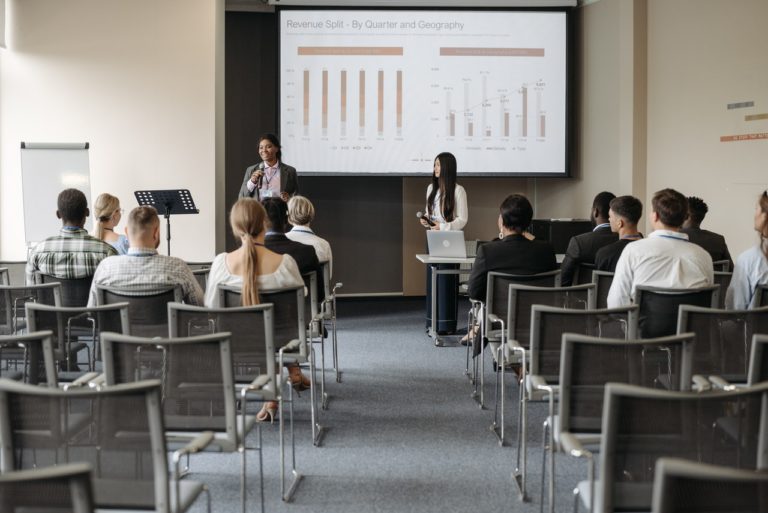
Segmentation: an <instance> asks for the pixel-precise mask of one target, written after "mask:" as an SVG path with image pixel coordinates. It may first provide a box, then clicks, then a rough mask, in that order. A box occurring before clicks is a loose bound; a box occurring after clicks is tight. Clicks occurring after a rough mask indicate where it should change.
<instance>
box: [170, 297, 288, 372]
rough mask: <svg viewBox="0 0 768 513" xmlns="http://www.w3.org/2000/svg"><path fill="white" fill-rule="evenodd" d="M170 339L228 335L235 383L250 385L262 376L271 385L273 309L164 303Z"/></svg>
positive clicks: (269, 305)
mask: <svg viewBox="0 0 768 513" xmlns="http://www.w3.org/2000/svg"><path fill="white" fill-rule="evenodd" d="M168 323H169V327H170V336H171V338H178V337H193V336H196V335H206V334H211V333H221V332H229V333H230V336H229V345H230V349H231V351H232V365H233V368H234V373H235V374H234V376H235V382H236V383H250V382H251V381H253V380H254V379H256V378H257V377H258V376H262V375H266V376H267V377H268V379H269V382H270V383H275V372H276V371H275V342H274V321H273V306H272V304H271V303H266V304H262V305H256V306H238V307H230V308H204V307H201V306H192V305H184V304H181V303H168Z"/></svg>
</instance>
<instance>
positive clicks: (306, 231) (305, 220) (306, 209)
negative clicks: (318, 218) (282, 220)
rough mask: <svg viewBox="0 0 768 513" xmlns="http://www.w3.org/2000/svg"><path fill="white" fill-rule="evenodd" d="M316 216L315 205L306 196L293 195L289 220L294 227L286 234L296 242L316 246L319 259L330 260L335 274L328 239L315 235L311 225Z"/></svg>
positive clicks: (289, 203) (289, 207)
mask: <svg viewBox="0 0 768 513" xmlns="http://www.w3.org/2000/svg"><path fill="white" fill-rule="evenodd" d="M314 218H315V206H314V205H312V202H311V201H309V200H308V199H307V198H305V197H304V196H293V197H291V199H289V200H288V222H289V223H291V225H293V228H291V230H290V231H289V232H288V233H286V234H285V236H286V237H288V238H289V239H291V240H292V241H294V242H300V243H302V244H308V245H310V246H313V247H314V248H315V253H316V254H317V259H318V260H319V261H320V262H328V265H329V266H330V271H331V274H333V255H332V254H331V245H330V244H328V241H327V240H325V239H323V238H321V237H318V236H317V235H315V232H313V231H312V228H310V227H309V225H310V223H311V222H312V220H313V219H314Z"/></svg>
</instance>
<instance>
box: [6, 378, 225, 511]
mask: <svg viewBox="0 0 768 513" xmlns="http://www.w3.org/2000/svg"><path fill="white" fill-rule="evenodd" d="M160 386H161V385H160V382H158V381H149V382H147V381H145V382H141V383H131V384H127V385H116V386H113V387H104V388H101V389H99V388H98V387H96V388H94V387H74V388H70V389H69V390H63V389H60V388H54V387H40V386H35V385H26V384H22V383H16V382H13V381H8V380H4V379H3V380H0V410H1V411H0V450H1V451H2V455H1V456H0V471H2V472H3V473H7V472H12V471H16V470H26V469H30V468H33V467H42V466H46V465H53V464H62V463H72V462H85V463H89V464H90V465H91V466H92V468H93V481H92V482H93V492H94V502H95V505H96V507H97V508H99V509H118V510H120V511H131V512H134V511H135V512H138V511H145V512H150V511H151V512H155V513H181V512H184V511H187V510H188V509H189V508H190V507H191V506H192V505H193V503H194V502H195V500H196V499H197V498H198V497H199V496H200V494H201V493H203V492H205V493H206V494H207V488H206V487H205V485H204V484H203V483H199V482H195V481H192V480H190V479H184V480H182V479H181V478H180V465H179V462H180V461H181V459H182V458H183V456H184V455H185V454H188V453H195V452H197V451H199V450H200V449H201V448H202V447H204V446H205V445H206V443H207V442H208V441H209V440H210V439H212V438H213V434H212V433H204V434H202V435H200V436H199V437H198V438H196V439H195V440H193V441H192V442H190V443H189V444H187V445H185V446H184V447H182V448H180V449H178V450H176V451H175V452H173V454H172V461H173V465H172V466H171V468H172V474H171V475H172V479H169V472H168V469H169V461H168V453H167V448H166V443H165V437H164V436H163V433H164V427H163V416H162V410H161V403H162V394H161V389H160ZM210 510H211V508H210V496H208V511H209V512H210Z"/></svg>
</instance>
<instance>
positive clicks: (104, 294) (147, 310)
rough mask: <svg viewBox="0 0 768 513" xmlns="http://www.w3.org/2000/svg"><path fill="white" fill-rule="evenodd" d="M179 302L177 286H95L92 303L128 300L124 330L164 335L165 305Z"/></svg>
mask: <svg viewBox="0 0 768 513" xmlns="http://www.w3.org/2000/svg"><path fill="white" fill-rule="evenodd" d="M173 301H175V302H176V303H181V302H182V292H181V287H180V286H178V285H177V286H175V287H157V288H152V289H143V290H137V289H132V288H126V287H110V286H104V285H98V284H97V285H96V304H97V305H99V306H101V305H111V304H114V303H128V325H129V326H128V329H129V331H130V333H131V335H135V336H137V337H167V336H168V308H167V306H166V305H167V304H168V303H170V302H173Z"/></svg>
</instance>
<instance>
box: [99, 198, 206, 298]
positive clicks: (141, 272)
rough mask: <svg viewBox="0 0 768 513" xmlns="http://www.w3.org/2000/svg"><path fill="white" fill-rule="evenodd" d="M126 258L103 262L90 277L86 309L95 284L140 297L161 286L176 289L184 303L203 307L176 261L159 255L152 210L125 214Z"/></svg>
mask: <svg viewBox="0 0 768 513" xmlns="http://www.w3.org/2000/svg"><path fill="white" fill-rule="evenodd" d="M128 242H129V243H130V247H129V248H128V253H127V254H126V255H120V256H114V257H109V258H107V259H105V260H104V261H103V262H101V264H99V267H98V268H97V269H96V273H95V274H94V275H93V284H92V285H91V293H90V296H89V298H88V306H93V305H95V304H96V285H102V286H108V287H120V288H128V289H131V290H133V291H135V292H136V293H137V295H141V292H142V290H147V291H150V290H152V289H157V288H158V287H163V286H176V285H178V286H180V287H181V293H182V296H183V300H184V302H185V303H187V304H191V305H198V306H203V290H202V289H201V288H200V284H199V283H198V282H197V280H196V279H195V276H194V274H192V270H191V269H190V268H189V266H188V265H187V263H186V262H184V260H182V259H180V258H176V257H172V256H166V255H160V254H158V252H157V247H158V246H159V245H160V219H159V217H158V216H157V210H155V209H154V207H148V206H143V207H136V208H134V209H133V210H131V212H130V214H128Z"/></svg>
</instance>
